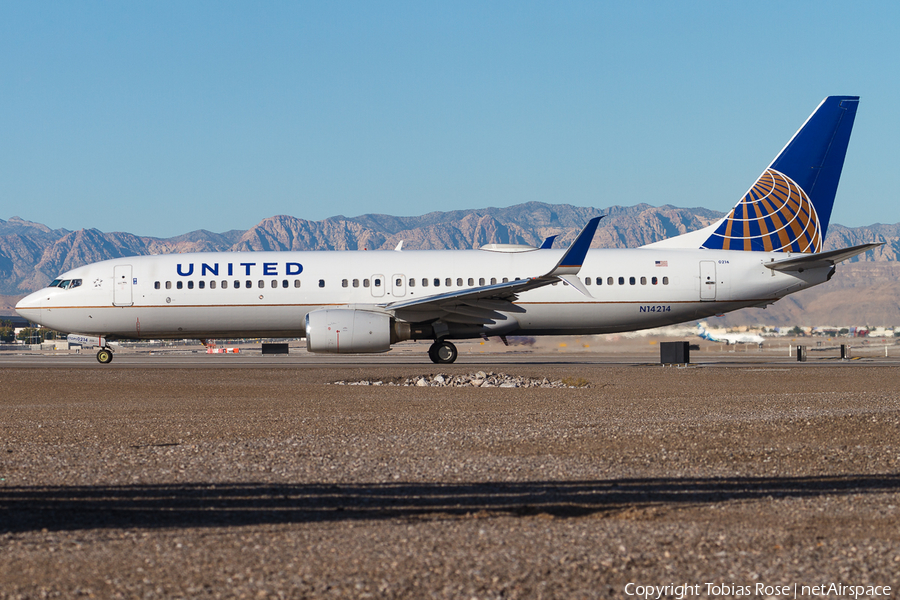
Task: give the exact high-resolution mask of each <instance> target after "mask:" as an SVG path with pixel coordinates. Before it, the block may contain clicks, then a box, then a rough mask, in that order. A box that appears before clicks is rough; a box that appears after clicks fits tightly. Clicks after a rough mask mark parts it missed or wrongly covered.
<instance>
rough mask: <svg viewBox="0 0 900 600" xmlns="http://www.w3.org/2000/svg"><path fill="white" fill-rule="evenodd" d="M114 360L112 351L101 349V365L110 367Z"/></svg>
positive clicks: (98, 355) (99, 357)
mask: <svg viewBox="0 0 900 600" xmlns="http://www.w3.org/2000/svg"><path fill="white" fill-rule="evenodd" d="M112 359H113V353H112V350H109V349H107V348H101V349H100V351H99V352H98V353H97V362H99V363H100V364H101V365H108V364H109V363H111V362H112Z"/></svg>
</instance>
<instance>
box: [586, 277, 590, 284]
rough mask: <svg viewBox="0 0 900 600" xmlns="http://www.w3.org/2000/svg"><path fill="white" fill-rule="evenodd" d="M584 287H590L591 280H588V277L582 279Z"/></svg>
mask: <svg viewBox="0 0 900 600" xmlns="http://www.w3.org/2000/svg"><path fill="white" fill-rule="evenodd" d="M584 285H591V278H590V277H585V278H584Z"/></svg>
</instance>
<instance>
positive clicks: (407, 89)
mask: <svg viewBox="0 0 900 600" xmlns="http://www.w3.org/2000/svg"><path fill="white" fill-rule="evenodd" d="M898 31H900V3H898V2H895V1H892V2H860V3H848V2H830V1H821V0H817V1H815V2H783V1H778V2H740V3H739V2H721V1H716V2H698V1H691V2H656V1H654V2H640V1H628V2H552V3H551V2H541V3H531V2H523V1H521V0H517V1H514V2H481V1H479V2H456V1H454V2H427V1H426V2H422V1H414V2H408V3H400V2H369V1H365V2H363V1H360V2H340V1H335V2H318V1H316V2H246V3H234V2H218V1H217V2H185V1H178V2H164V1H153V2H119V1H115V2H112V1H111V2H58V3H54V2H37V3H33V2H18V1H11V0H0V57H2V59H0V86H2V87H0V218H3V219H8V218H10V217H11V216H14V215H17V216H20V217H22V218H24V219H28V220H32V221H38V222H41V223H45V224H47V225H49V226H51V227H54V228H58V227H64V228H67V229H78V228H82V227H96V228H98V229H101V230H103V231H129V232H132V233H137V234H140V235H153V236H161V237H167V236H173V235H178V234H181V233H186V232H188V231H192V230H195V229H208V230H211V231H225V230H229V229H247V228H249V227H252V226H253V225H255V224H256V223H258V222H259V221H260V220H262V219H264V218H266V217H269V216H273V215H277V214H288V215H293V216H296V217H301V218H306V219H314V220H317V219H322V218H325V217H329V216H333V215H338V214H343V215H346V216H355V215H360V214H365V213H373V212H375V213H387V214H394V215H417V214H423V213H426V212H430V211H435V210H453V209H467V208H481V207H487V206H508V205H512V204H518V203H521V202H527V201H532V200H534V201H541V202H550V203H569V204H575V205H580V206H595V207H598V208H603V207H606V206H610V205H613V204H620V205H632V204H637V203H639V202H647V203H649V204H653V205H660V204H674V205H676V206H687V207H692V206H702V207H706V208H711V209H716V210H720V211H726V210H728V209H730V208H731V207H732V206H733V205H734V203H735V202H736V201H737V200H738V198H739V197H740V195H741V194H743V193H744V192H745V191H746V190H747V188H748V187H749V186H750V185H751V184H752V183H753V181H754V180H755V178H756V177H757V175H759V173H760V172H761V171H762V170H763V169H764V168H765V167H766V166H767V165H768V163H769V162H770V161H771V159H772V158H774V156H775V154H776V153H777V152H778V151H779V150H780V149H781V147H782V146H783V145H784V144H785V142H787V140H788V139H789V137H790V136H791V135H792V134H793V133H794V131H795V130H796V129H797V128H798V127H799V126H800V125H801V124H802V122H803V121H804V119H805V118H806V117H807V116H808V115H809V113H810V112H812V110H813V109H814V108H815V107H816V105H817V104H818V103H819V102H820V101H821V100H822V98H824V97H825V96H827V95H831V94H856V95H860V96H861V97H862V98H861V102H860V108H859V114H858V116H857V119H856V127H855V129H854V132H853V137H852V139H851V142H850V150H849V153H848V157H847V161H846V164H845V168H844V175H843V178H842V180H841V186H840V189H839V191H838V200H837V203H836V205H835V209H834V214H833V218H832V222H837V223H842V224H844V225H849V226H859V225H868V224H872V223H876V222H882V223H895V222H898V221H900V202H898V197H897V196H898V190H900V168H898V166H897V165H898V159H900V152H898V150H900V102H898V100H900V89H898V88H900V83H898V78H900V35H898Z"/></svg>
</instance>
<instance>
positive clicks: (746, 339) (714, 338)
mask: <svg viewBox="0 0 900 600" xmlns="http://www.w3.org/2000/svg"><path fill="white" fill-rule="evenodd" d="M697 335H698V336H700V338H701V339H704V340H707V341H710V342H725V345H726V346H728V345H731V344H757V345H759V344H762V343H763V342H764V341H765V338H764V337H763V336H761V335H757V334H755V333H715V334H713V333H710V332H709V331H708V330H707V329H706V327H704V326H703V323H697Z"/></svg>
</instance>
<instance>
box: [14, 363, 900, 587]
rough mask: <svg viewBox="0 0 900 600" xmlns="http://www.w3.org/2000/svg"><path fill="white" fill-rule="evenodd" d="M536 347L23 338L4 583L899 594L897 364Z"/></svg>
mask: <svg viewBox="0 0 900 600" xmlns="http://www.w3.org/2000/svg"><path fill="white" fill-rule="evenodd" d="M389 356H390V355H389ZM523 356H524V355H519V356H515V357H511V356H503V355H500V356H497V355H490V356H482V357H472V356H469V357H467V356H465V355H462V356H461V359H460V362H459V363H457V364H456V365H452V366H450V367H436V366H435V365H432V364H430V363H428V362H427V359H424V357H422V356H419V355H417V354H410V355H409V356H399V357H397V358H398V359H399V360H385V358H388V357H377V358H376V359H374V360H371V359H369V358H366V360H365V361H363V362H360V361H359V360H357V359H355V358H353V357H349V358H348V357H327V359H328V360H325V361H323V362H317V361H318V358H316V359H315V360H312V359H309V358H308V357H307V356H304V355H299V356H294V355H291V356H288V357H262V356H251V355H249V354H247V355H243V356H242V355H237V356H227V357H226V356H207V355H194V354H181V355H174V354H173V355H167V356H150V355H149V354H147V355H142V354H139V353H135V354H131V355H128V354H124V353H123V354H122V355H121V356H119V355H117V357H116V360H115V361H114V362H113V364H112V365H109V366H106V367H104V366H102V365H99V364H97V363H96V361H95V360H94V359H93V356H91V355H80V356H76V355H67V356H40V355H34V356H12V355H8V354H5V355H2V356H0V386H2V390H3V394H2V400H0V552H2V556H3V560H0V597H2V598H39V597H75V596H77V595H82V596H85V597H98V598H114V597H124V598H137V597H140V598H179V597H183V598H197V597H209V598H216V597H222V598H231V597H238V598H282V597H283V598H319V597H335V598H347V597H349V598H364V597H369V598H423V597H429V598H431V597H433V598H609V597H614V598H627V597H633V596H628V595H627V594H626V590H628V589H632V588H626V586H627V584H629V583H635V584H640V585H660V586H664V585H670V584H688V585H692V586H694V585H696V586H699V587H698V588H696V590H695V591H696V592H697V593H696V594H693V593H692V594H689V595H688V596H687V597H709V596H721V595H736V594H735V593H734V590H733V589H732V592H731V593H730V594H729V593H727V592H728V588H725V589H724V590H723V589H722V588H715V587H712V588H710V587H708V584H713V585H714V586H721V585H723V584H724V585H726V586H749V589H750V592H751V593H748V594H743V595H745V596H752V597H759V598H764V597H766V594H765V593H764V592H766V586H774V585H779V586H781V585H794V584H797V585H798V586H803V585H807V586H813V585H821V584H823V583H825V584H829V583H832V582H835V583H839V584H843V585H854V586H856V585H862V586H876V585H877V586H885V585H889V586H892V591H891V596H892V597H894V596H896V593H897V588H898V586H900V575H898V573H900V528H898V527H897V524H898V522H900V406H898V403H900V393H898V391H897V390H898V384H900V370H898V367H897V363H896V361H895V360H894V359H893V358H892V357H888V358H887V359H885V358H884V357H880V358H878V357H872V358H865V359H861V360H858V361H851V362H847V363H841V362H840V361H835V360H830V359H824V358H822V359H815V360H814V359H812V358H811V359H810V362H807V363H797V362H796V361H792V360H790V359H788V358H787V357H781V358H778V357H774V356H752V355H750V354H747V355H745V356H730V357H726V356H722V357H712V358H709V360H708V361H707V362H700V363H699V364H695V365H693V366H691V367H688V368H671V367H660V366H658V365H652V364H649V363H651V362H653V359H654V355H653V353H652V352H644V353H636V354H627V353H625V354H621V353H620V354H616V353H609V354H603V353H583V354H579V355H575V354H572V355H566V356H560V355H558V354H552V353H541V352H537V353H532V354H530V355H528V356H527V357H523ZM700 358H703V357H700ZM209 359H212V360H209ZM703 359H704V360H706V358H703ZM714 359H715V360H714ZM698 360H699V358H698ZM479 369H483V370H493V371H498V372H504V373H508V374H512V375H522V376H527V377H547V378H550V379H565V380H567V381H569V382H573V383H579V384H587V386H585V387H579V388H575V389H498V388H492V389H476V388H403V387H387V386H338V385H332V382H334V381H338V380H367V381H378V380H380V381H392V380H396V379H402V378H406V377H411V376H417V375H426V374H431V373H436V372H443V373H446V374H458V373H470V372H474V371H475V370H479ZM757 585H762V586H763V587H762V588H759V589H758V588H757V587H756V586H757ZM717 590H718V592H719V593H718V594H717V593H714V592H716V591H717ZM798 590H800V591H801V592H802V587H798ZM632 591H634V590H633V589H632ZM757 591H759V592H762V593H760V594H757V593H756V592H757ZM769 591H771V590H769ZM664 596H665V597H673V596H674V594H672V593H670V594H667V595H664ZM775 597H788V596H785V595H776V596H775ZM798 597H810V596H808V595H807V596H804V595H803V594H802V593H800V594H798ZM863 597H865V594H863ZM882 597H883V596H882Z"/></svg>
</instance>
